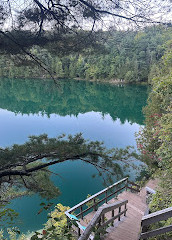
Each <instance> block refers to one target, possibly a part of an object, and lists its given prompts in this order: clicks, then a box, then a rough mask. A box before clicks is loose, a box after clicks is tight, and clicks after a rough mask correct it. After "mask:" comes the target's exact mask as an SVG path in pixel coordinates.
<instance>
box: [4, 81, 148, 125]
mask: <svg viewBox="0 0 172 240" xmlns="http://www.w3.org/2000/svg"><path fill="white" fill-rule="evenodd" d="M0 93H1V94H0V108H2V109H7V110H8V111H12V112H14V113H16V114H18V113H21V114H31V113H32V114H42V115H47V116H48V117H50V114H52V113H55V114H58V115H60V116H66V115H74V116H78V114H79V113H86V112H90V111H94V112H101V114H102V116H104V115H105V114H107V113H108V114H109V115H110V116H111V117H112V119H113V120H114V121H115V120H116V119H117V118H119V119H120V121H121V123H124V122H125V121H126V120H127V121H128V122H130V123H137V124H140V125H141V124H143V114H142V107H143V105H145V102H146V99H147V87H146V86H128V85H127V86H125V85H124V86H112V85H107V84H96V83H92V82H86V81H79V82H77V81H72V80H71V81H69V80H68V81H67V80H66V81H61V82H60V83H59V84H58V85H55V84H54V82H53V81H52V80H49V81H47V80H46V81H45V80H24V79H21V80H10V79H4V80H3V81H2V80H1V81H0Z"/></svg>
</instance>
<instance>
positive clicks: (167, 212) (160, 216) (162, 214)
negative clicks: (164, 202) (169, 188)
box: [140, 207, 172, 239]
mask: <svg viewBox="0 0 172 240" xmlns="http://www.w3.org/2000/svg"><path fill="white" fill-rule="evenodd" d="M171 217H172V207H170V208H166V209H163V210H161V211H157V212H154V213H151V214H148V215H146V216H144V217H143V218H142V222H141V227H142V232H141V235H140V239H148V238H150V237H154V236H157V235H160V234H163V233H167V232H170V231H172V225H169V226H166V227H162V228H158V229H155V230H152V231H147V229H148V226H149V225H150V224H153V223H156V222H159V221H162V220H167V219H168V218H171Z"/></svg>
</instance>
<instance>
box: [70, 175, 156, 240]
mask: <svg viewBox="0 0 172 240" xmlns="http://www.w3.org/2000/svg"><path fill="white" fill-rule="evenodd" d="M155 185H156V183H154V181H152V180H151V181H149V183H148V184H147V186H148V187H150V188H153V189H154V188H155ZM131 191H132V192H131ZM98 197H100V199H99V200H98V199H97V198H98ZM109 198H110V200H109ZM88 202H91V203H92V205H91V207H90V206H89V205H88ZM86 205H87V207H86ZM88 206H89V207H88ZM99 206H100V207H99ZM98 207H99V208H98ZM97 209H98V210H97ZM91 210H92V211H91ZM96 210H97V211H96ZM147 211H148V206H147V204H146V188H142V189H139V186H138V185H137V184H135V183H132V182H130V181H129V180H128V178H125V179H122V180H121V181H119V182H117V183H115V184H113V185H111V186H110V187H108V188H106V189H104V190H102V191H100V192H98V193H96V194H95V195H93V196H91V197H90V198H88V199H86V200H84V201H83V202H81V203H79V204H78V205H76V206H74V207H73V208H71V209H69V210H68V211H67V212H66V216H67V217H68V221H71V216H70V214H71V213H72V214H73V213H74V214H75V216H77V218H78V220H77V221H76V223H75V225H77V227H76V226H75V227H74V228H75V230H77V233H78V238H77V239H78V240H86V239H91V240H92V239H94V232H95V231H94V230H95V229H96V232H98V234H99V236H100V237H101V239H104V240H138V239H139V237H140V231H141V221H142V217H143V216H144V215H145V214H147ZM102 230H106V233H105V232H103V234H101V233H102Z"/></svg>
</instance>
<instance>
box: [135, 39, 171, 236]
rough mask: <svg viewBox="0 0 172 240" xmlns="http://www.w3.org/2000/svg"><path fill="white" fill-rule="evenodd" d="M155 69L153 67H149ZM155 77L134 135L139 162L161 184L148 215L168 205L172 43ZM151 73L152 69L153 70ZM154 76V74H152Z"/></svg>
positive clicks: (167, 223)
mask: <svg viewBox="0 0 172 240" xmlns="http://www.w3.org/2000/svg"><path fill="white" fill-rule="evenodd" d="M153 68H155V66H153ZM156 69H158V71H157V73H156V76H155V77H154V78H153V80H152V92H151V93H150V96H149V99H148V105H147V107H146V108H145V109H144V112H145V115H146V126H145V128H144V129H142V131H140V133H139V134H138V139H137V140H138V148H139V149H140V151H141V153H142V155H143V159H144V160H145V161H146V163H147V164H148V165H149V166H151V168H152V167H153V166H154V167H155V166H156V168H155V169H154V171H156V176H157V177H159V178H160V180H161V183H160V187H159V189H158V191H157V192H156V194H154V195H153V197H152V201H151V203H150V210H151V212H155V211H158V210H162V209H164V208H168V207H171V206H172V114H171V113H172V101H171V99H172V42H171V41H169V42H168V44H167V47H166V52H165V55H164V56H163V57H162V59H161V61H160V63H159V64H158V65H157V66H156ZM153 71H154V70H153ZM154 74H155V72H154ZM171 223H172V219H171V218H169V219H168V220H167V221H161V222H159V223H157V224H154V225H153V226H151V229H156V228H159V227H163V226H168V225H171ZM171 236H172V234H171V233H168V234H164V235H161V236H158V237H155V238H151V239H154V240H162V239H168V238H169V237H171Z"/></svg>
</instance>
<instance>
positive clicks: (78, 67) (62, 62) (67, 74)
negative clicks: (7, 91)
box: [0, 26, 172, 83]
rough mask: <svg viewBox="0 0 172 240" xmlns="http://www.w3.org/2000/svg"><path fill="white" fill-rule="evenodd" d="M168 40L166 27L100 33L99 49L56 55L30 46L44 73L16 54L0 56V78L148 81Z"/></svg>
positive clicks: (51, 50)
mask: <svg viewBox="0 0 172 240" xmlns="http://www.w3.org/2000/svg"><path fill="white" fill-rule="evenodd" d="M171 37H172V36H171V30H170V29H169V28H165V27H163V26H153V27H146V28H144V29H143V30H141V29H140V30H138V31H136V30H135V31H134V30H130V31H117V30H111V31H107V32H102V33H101V39H100V37H99V38H98V40H97V41H99V45H98V46H99V47H98V46H95V47H94V48H93V49H92V48H91V47H90V48H89V47H87V48H86V49H84V50H81V51H80V52H76V53H70V51H69V54H68V53H67V52H66V53H63V54H60V55H59V53H58V52H57V50H56V49H55V44H54V46H53V47H52V46H50V44H48V45H45V46H44V48H41V47H40V46H33V47H32V49H31V53H32V54H33V55H34V56H36V57H37V58H38V59H39V61H40V63H43V64H45V66H46V69H48V72H47V71H46V70H45V69H42V68H41V67H40V66H39V65H38V64H34V62H31V61H28V60H27V59H25V60H23V59H22V56H21V55H20V54H16V55H14V54H8V55H6V54H5V55H3V54H1V56H0V77H7V78H51V77H54V78H55V79H57V78H63V79H67V78H72V79H73V78H76V79H86V80H102V81H109V80H112V81H117V82H119V81H123V82H127V83H134V82H135V83H142V82H150V81H151V79H152V77H153V76H154V73H155V72H156V64H157V62H158V61H159V60H160V59H161V57H162V56H163V54H164V51H165V47H164V46H165V42H167V41H168V40H170V39H171ZM100 46H101V47H100ZM50 74H51V75H50Z"/></svg>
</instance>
